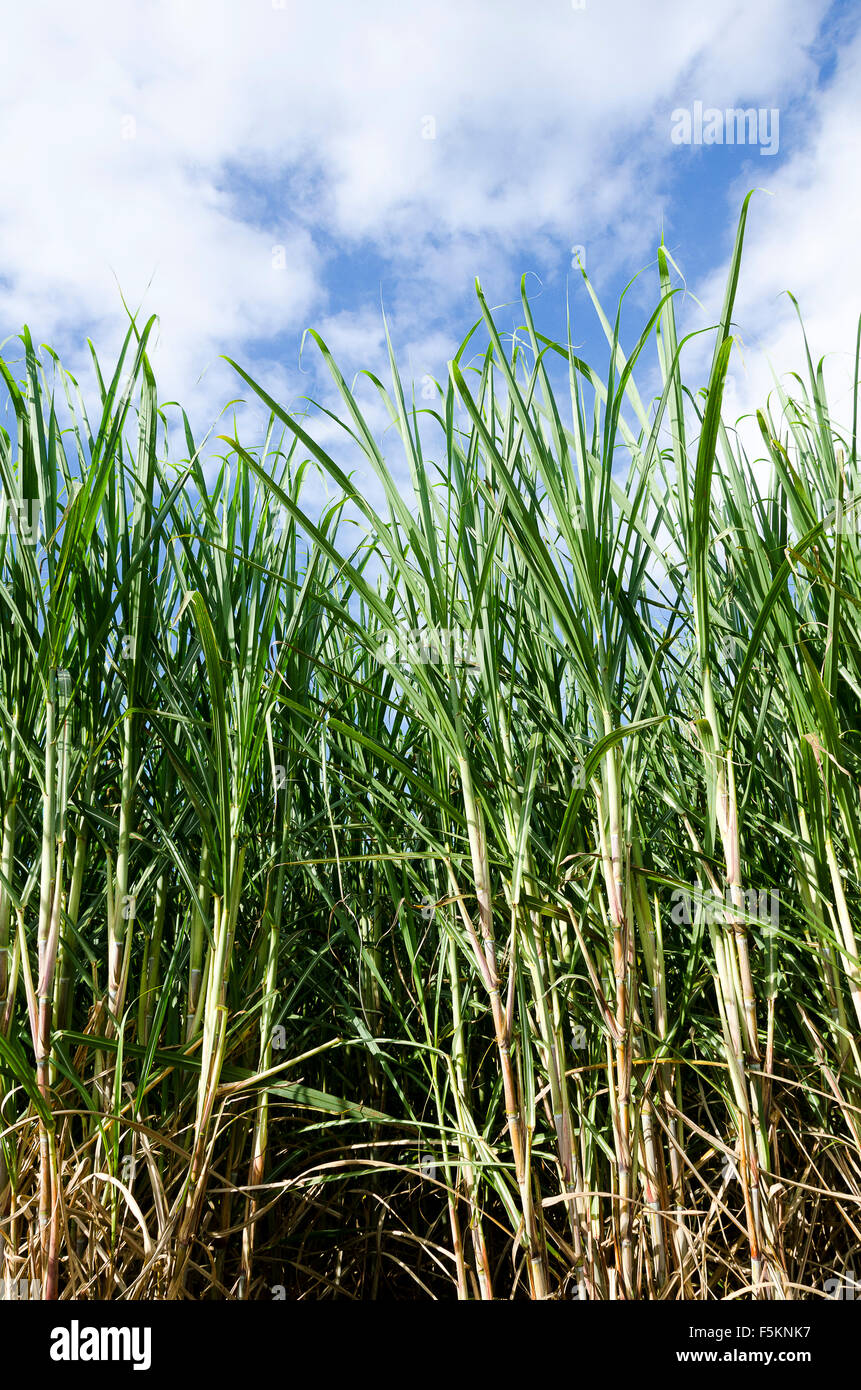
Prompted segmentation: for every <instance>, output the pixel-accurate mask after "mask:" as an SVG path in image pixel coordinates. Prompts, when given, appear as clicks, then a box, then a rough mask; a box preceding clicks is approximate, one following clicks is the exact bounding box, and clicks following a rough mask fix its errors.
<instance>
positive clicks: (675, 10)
mask: <svg viewBox="0 0 861 1390" xmlns="http://www.w3.org/2000/svg"><path fill="white" fill-rule="evenodd" d="M859 21H861V8H859V6H858V5H857V4H850V3H828V0H755V3H752V2H751V0H711V3H710V4H708V5H692V4H691V3H690V0H655V3H652V4H645V3H643V0H585V4H582V3H581V0H574V3H572V0H531V3H529V4H526V3H523V0H435V3H434V4H424V3H413V0H392V2H391V3H390V0H362V3H361V4H356V3H348V0H314V3H301V2H300V0H283V3H282V0H137V3H129V0H104V3H101V0H81V3H78V4H75V5H69V4H67V3H59V0H29V3H28V4H26V5H19V6H15V7H14V8H13V9H9V10H8V11H7V14H6V16H5V19H4V56H3V57H2V59H0V62H2V68H3V71H2V81H0V140H2V151H3V175H2V199H0V338H2V339H9V338H10V336H11V337H12V338H13V341H11V342H10V341H7V342H6V344H5V347H4V351H5V352H6V353H7V354H10V355H14V353H15V343H14V335H15V334H17V333H18V332H19V331H20V328H21V325H22V324H24V323H27V324H28V325H29V326H30V328H31V331H32V332H33V334H34V336H35V337H36V338H37V340H38V341H41V342H49V343H51V344H52V346H54V347H55V348H56V349H57V350H58V351H59V352H60V354H61V356H62V357H63V360H64V361H65V363H66V364H67V365H68V366H69V367H70V368H71V369H72V370H75V371H76V372H79V373H80V374H81V377H82V382H83V383H84V384H85V385H86V381H87V369H86V352H85V339H86V337H87V336H88V335H89V336H90V337H91V338H92V339H93V341H94V342H95V344H96V347H97V349H98V350H99V352H100V354H102V355H104V356H105V357H106V358H108V357H109V356H110V354H111V352H112V351H114V350H115V349H116V346H117V343H118V341H119V336H120V334H121V332H122V329H123V323H124V310H123V305H122V299H121V295H122V296H124V297H125V299H126V301H127V302H128V303H129V304H130V305H131V306H133V307H134V308H135V309H138V308H140V309H142V310H143V311H144V312H146V313H151V312H155V313H157V314H158V315H159V330H158V338H157V343H156V347H155V350H154V353H153V359H154V365H155V368H156V372H157V375H158V378H159V382H160V387H161V393H162V396H163V397H165V398H179V399H181V400H182V401H183V402H184V403H185V404H187V405H188V407H189V409H190V411H191V413H192V414H193V417H194V418H195V420H197V421H198V422H204V421H206V420H208V419H209V418H213V417H214V415H215V413H216V412H217V411H218V409H219V406H220V405H222V404H223V403H224V402H225V401H226V400H228V399H229V398H230V397H231V396H234V395H237V394H239V391H240V388H239V386H238V385H237V382H236V378H235V377H234V376H233V375H232V373H231V372H230V370H229V369H228V368H227V367H226V366H225V364H224V363H223V362H221V360H220V356H221V354H223V353H229V354H230V355H231V356H232V357H235V358H236V359H237V360H239V361H240V362H242V363H243V365H245V366H246V367H247V368H248V369H249V370H250V371H251V372H252V373H254V374H255V375H257V376H259V377H260V379H261V380H263V381H264V382H265V383H266V384H267V385H268V387H269V388H270V389H271V390H272V392H273V394H275V395H277V396H278V397H279V399H281V400H283V401H284V402H285V404H288V405H290V406H295V405H296V403H297V402H298V401H299V400H300V398H301V397H302V396H303V394H304V393H306V392H312V393H313V391H314V390H315V388H316V387H318V386H319V384H320V379H319V374H318V364H317V363H316V362H313V361H312V360H311V357H312V354H311V352H310V351H309V350H308V349H307V347H306V350H305V352H304V353H303V354H302V356H301V358H300V344H301V341H302V332H303V330H304V329H305V328H306V327H307V326H312V327H315V328H317V329H318V330H319V331H320V332H321V333H322V334H323V336H324V337H325V338H326V339H327V340H328V342H329V344H330V346H331V348H332V349H333V351H334V352H335V354H336V355H337V356H338V357H339V359H340V360H341V361H342V363H343V365H344V368H345V371H347V372H348V373H349V372H350V371H352V370H355V369H358V368H359V367H362V366H369V367H372V368H377V367H379V366H380V365H381V362H382V354H383V336H382V321H381V304H382V305H384V306H385V310H386V313H387V316H388V319H389V325H390V329H391V332H392V336H393V339H394V342H395V345H396V348H397V352H398V356H399V359H400V360H401V363H402V365H403V367H404V370H405V371H406V372H407V373H408V374H409V375H411V376H412V377H414V378H415V379H416V380H419V379H421V377H422V376H423V375H424V374H425V373H430V374H432V375H434V376H436V377H442V376H444V375H445V370H446V367H445V364H446V361H447V359H448V358H449V357H450V356H451V355H452V353H453V351H454V349H455V347H456V345H457V343H458V342H459V340H460V339H461V338H462V337H463V336H464V335H465V333H466V331H467V330H468V328H469V327H470V325H471V323H472V322H473V320H474V318H475V317H476V309H475V299H474V291H473V285H474V281H475V278H476V276H477V277H479V278H480V280H481V282H482V285H483V287H484V289H485V292H486V294H487V296H488V298H489V299H490V301H491V302H492V303H494V304H498V305H512V304H513V302H514V301H516V298H517V295H518V289H519V282H520V277H521V275H523V274H524V273H527V274H528V276H529V282H528V283H529V286H530V292H531V294H532V295H533V296H534V297H535V308H536V315H537V317H538V320H539V324H540V326H541V327H543V328H545V329H546V330H548V331H550V332H554V333H557V334H559V335H562V336H564V334H565V316H566V294H567V295H570V301H571V306H572V310H573V313H574V338H575V341H576V342H578V344H581V345H584V347H585V348H586V350H587V353H588V351H589V350H592V351H595V352H598V351H599V344H600V333H599V331H597V330H596V326H595V320H594V316H593V314H592V311H591V309H590V308H589V303H588V300H587V298H586V296H585V291H584V288H583V286H582V283H581V282H580V280H579V276H578V274H577V273H576V270H575V269H574V268H573V267H572V260H573V255H572V248H574V247H583V248H584V253H583V254H584V255H585V260H586V268H587V271H588V273H589V275H590V277H591V278H592V279H593V281H594V283H595V285H596V287H597V290H598V292H599V294H600V295H601V297H602V299H604V300H606V302H607V303H608V305H611V304H612V303H613V302H614V300H615V297H616V295H617V294H618V292H619V291H620V290H621V288H622V287H623V286H624V285H625V283H627V281H628V280H630V279H631V277H632V276H634V275H635V274H636V273H637V272H638V271H640V270H643V269H644V274H643V276H642V277H641V278H640V280H639V281H638V282H637V285H636V287H635V289H634V291H633V292H632V296H631V314H630V316H629V318H628V319H626V325H630V332H631V334H633V333H634V332H635V331H636V327H637V323H638V322H642V320H643V316H644V314H645V313H646V310H647V307H648V304H649V302H650V301H651V299H652V296H653V295H654V291H655V282H654V256H655V248H656V245H657V243H658V241H659V239H660V236H661V233H662V232H663V235H664V238H665V240H666V242H667V245H668V246H669V247H670V248H671V250H672V252H673V255H674V257H675V259H676V261H677V262H678V264H679V266H680V267H681V269H682V271H683V273H684V276H685V282H686V286H687V288H688V289H689V290H690V291H691V292H692V295H693V296H697V297H698V299H699V300H700V301H701V303H702V306H703V308H702V310H700V309H698V308H697V306H696V304H695V302H694V299H693V298H690V299H689V300H688V302H687V306H686V312H687V313H688V315H689V321H690V324H691V325H692V326H696V325H697V324H699V323H706V322H709V321H711V320H710V319H709V317H708V315H709V314H710V313H711V314H712V315H714V313H715V312H716V304H717V303H719V300H720V291H721V285H722V277H723V274H724V269H725V264H726V259H727V256H728V254H729V251H730V248H731V244H732V238H733V234H734V229H735V224H736V221H737V218H738V213H739V209H740V206H741V202H742V199H743V197H744V194H745V193H746V191H747V190H748V189H749V188H753V187H757V188H759V189H761V190H763V191H762V192H760V193H758V194H757V195H756V197H755V199H754V202H753V205H752V210H751V215H750V220H749V238H748V250H747V256H746V260H745V264H744V272H743V276H742V283H741V293H740V296H739V300H738V305H737V320H738V325H739V332H740V335H741V339H742V341H743V344H744V352H743V354H742V355H740V356H739V357H738V359H737V365H736V366H734V369H733V370H734V373H735V375H736V377H737V378H739V384H740V389H741V390H742V391H748V390H749V389H751V388H752V387H753V389H755V390H757V391H758V390H760V389H761V388H762V389H767V386H768V381H769V377H768V362H769V360H771V361H772V363H773V365H774V368H775V370H777V371H780V372H784V371H789V370H791V369H793V368H800V367H801V365H802V357H801V342H800V338H799V334H798V330H797V327H796V326H795V323H794V319H793V316H792V309H791V305H790V303H789V301H788V299H787V297H786V296H785V294H784V293H783V292H784V291H785V290H787V289H790V290H792V291H793V293H794V294H795V295H796V297H797V298H798V300H799V302H800V305H801V308H802V311H803V313H804V316H805V321H806V324H807V327H808V331H809V334H810V337H811V345H812V348H813V351H814V353H815V354H817V355H819V354H823V353H826V352H827V353H830V354H833V357H832V359H831V360H832V362H833V363H834V364H835V370H839V371H842V372H843V373H844V378H843V384H842V387H841V388H840V389H845V390H848V382H849V367H850V355H851V353H852V351H853V349H854V336H855V329H856V323H857V317H858V314H859V312H861V277H859V276H858V274H857V271H858V262H859V246H861V181H859V169H861V138H859V132H861V120H859V103H861V98H859V93H861V24H859ZM697 103H700V108H699V109H700V110H701V111H705V112H706V113H707V112H708V111H709V109H712V110H717V111H721V112H723V111H726V110H727V109H728V108H755V110H756V111H757V113H761V115H760V114H758V116H757V124H756V128H755V129H751V128H750V127H748V126H746V127H745V133H746V141H745V143H744V144H739V143H734V144H733V145H731V146H730V145H728V144H726V143H717V142H713V143H705V142H703V143H696V136H697V129H696V111H697ZM680 112H681V113H689V115H690V120H691V141H692V142H691V143H689V144H686V143H679V138H680V136H679V132H680V130H682V129H683V126H684V122H683V120H682V118H681V117H680V115H679V113H680ZM708 119H709V118H708V117H706V123H708ZM712 126H713V128H714V122H713V119H712ZM712 133H713V131H712ZM650 267H651V268H650ZM501 314H502V315H503V317H504V315H505V314H508V315H509V316H510V321H511V323H512V324H513V323H514V322H515V321H516V317H517V316H516V313H515V310H514V308H510V309H503V310H501ZM703 315H705V317H703ZM695 350H696V349H694V351H695ZM692 362H693V359H692ZM694 365H695V364H694ZM321 389H322V388H321Z"/></svg>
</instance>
